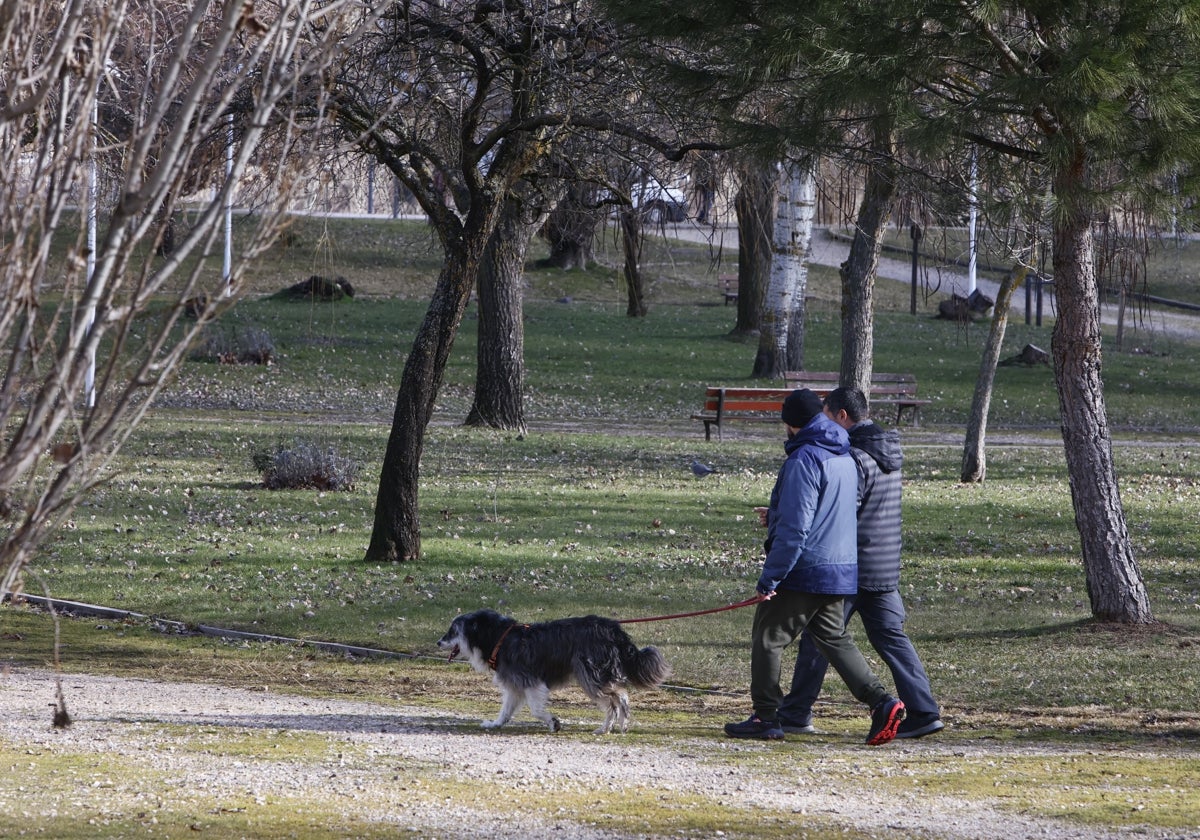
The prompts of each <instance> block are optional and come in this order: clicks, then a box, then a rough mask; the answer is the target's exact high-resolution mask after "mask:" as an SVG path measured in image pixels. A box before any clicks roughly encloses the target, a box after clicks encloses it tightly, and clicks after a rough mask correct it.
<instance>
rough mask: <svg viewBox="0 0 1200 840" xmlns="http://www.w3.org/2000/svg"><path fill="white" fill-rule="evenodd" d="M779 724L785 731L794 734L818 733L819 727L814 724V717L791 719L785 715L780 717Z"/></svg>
mask: <svg viewBox="0 0 1200 840" xmlns="http://www.w3.org/2000/svg"><path fill="white" fill-rule="evenodd" d="M779 726H780V727H781V728H782V729H783V731H784V732H788V733H790V734H792V735H816V734H817V727H815V726H813V724H812V718H802V719H801V720H790V719H788V718H785V717H781V718H779Z"/></svg>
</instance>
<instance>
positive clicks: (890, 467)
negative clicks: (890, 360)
mask: <svg viewBox="0 0 1200 840" xmlns="http://www.w3.org/2000/svg"><path fill="white" fill-rule="evenodd" d="M825 413H826V414H827V415H829V417H831V418H832V419H833V421H834V422H835V423H837V424H838V425H839V426H841V427H842V428H843V429H845V430H846V431H847V432H848V433H849V435H850V455H851V457H852V458H854V461H855V463H856V464H857V466H858V594H857V595H852V596H850V597H848V598H846V605H845V610H846V621H847V622H848V621H849V620H850V616H851V615H853V614H854V613H856V612H857V613H858V615H859V617H860V618H861V619H862V623H863V627H865V628H866V631H867V639H869V640H870V642H871V646H872V647H874V648H875V650H876V651H878V652H879V656H880V657H881V658H882V659H883V661H884V662H886V663H887V666H888V669H889V670H890V671H891V672H892V679H893V680H894V681H895V683H896V693H897V694H898V695H900V699H901V700H902V701H904V709H905V717H904V722H903V723H901V724H900V728H899V729H898V730H897V731H896V737H897V738H922V737H924V736H926V735H932V734H933V733H934V732H938V731H940V730H941V729H942V728H943V727H944V724H943V723H942V719H941V714H940V712H939V709H938V704H937V701H936V700H934V698H933V691H932V689H931V688H930V687H929V677H928V675H927V674H926V673H925V666H924V665H923V664H922V663H921V657H920V656H918V655H917V651H916V648H914V647H913V643H912V640H910V639H909V638H908V634H906V633H905V632H904V618H905V612H904V601H903V600H902V599H901V597H900V544H901V538H900V525H901V518H900V493H901V488H900V485H901V479H900V467H901V465H902V464H903V463H904V456H903V453H902V452H901V450H900V435H899V434H897V432H896V430H895V429H884V428H883V427H882V426H879V425H878V424H876V423H874V422H873V421H872V420H871V419H870V418H869V415H868V405H867V397H866V395H865V394H863V392H862V391H860V390H859V389H858V388H835V389H834V390H833V391H830V393H829V396H828V397H826V398H825ZM826 664H827V663H826V661H825V657H824V656H822V655H821V651H820V650H818V649H817V646H816V645H815V644H814V643H813V640H812V639H811V638H810V636H809V634H808V633H805V634H804V636H803V637H801V639H800V646H799V649H798V650H797V651H796V668H795V671H794V672H793V674H792V687H791V690H790V691H789V692H788V694H787V696H786V697H785V698H784V699H783V703H782V704H781V705H780V707H779V722H780V724H781V725H782V726H783V730H784V732H815V731H816V729H815V728H814V727H813V724H812V709H813V704H814V703H815V702H816V700H817V696H818V695H819V694H820V693H821V683H822V682H823V681H824V679H825V668H826Z"/></svg>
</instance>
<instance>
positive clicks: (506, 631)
mask: <svg viewBox="0 0 1200 840" xmlns="http://www.w3.org/2000/svg"><path fill="white" fill-rule="evenodd" d="M516 626H517V623H516V622H515V621H514V622H513V623H512V624H510V625H508V627H506V628H504V632H503V633H501V634H500V638H499V639H498V640H497V641H496V646H495V647H494V648H492V655H491V656H489V657H488V667H489V668H491V669H492V670H493V671H495V670H496V657H497V656H499V655H500V645H502V644H504V640H505V639H506V638H508V634H509V633H510V632H511V631H512V629H513V628H514V627H516ZM520 626H521V627H526V628H528V627H529V625H528V624H522V625H520Z"/></svg>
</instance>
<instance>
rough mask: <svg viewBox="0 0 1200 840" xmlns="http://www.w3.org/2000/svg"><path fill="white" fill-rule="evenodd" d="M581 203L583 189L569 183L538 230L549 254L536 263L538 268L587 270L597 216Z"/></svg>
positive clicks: (590, 257) (594, 237) (583, 199)
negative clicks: (547, 247)
mask: <svg viewBox="0 0 1200 840" xmlns="http://www.w3.org/2000/svg"><path fill="white" fill-rule="evenodd" d="M585 203H586V196H585V195H584V187H582V186H580V185H577V184H572V185H571V186H570V187H569V188H568V190H567V195H566V197H565V198H564V199H563V200H562V201H560V202H559V203H558V206H557V207H555V208H554V212H552V213H551V214H550V217H549V218H548V219H547V220H546V224H545V226H544V227H543V228H542V235H543V236H545V237H546V241H547V242H549V243H550V255H549V256H548V257H546V258H545V259H544V260H538V266H539V267H541V268H547V267H549V268H561V269H564V270H570V269H576V268H577V269H580V270H584V269H586V268H587V267H588V263H589V262H591V259H592V243H593V242H594V241H595V239H596V226H597V224H598V220H599V215H598V214H597V213H596V211H594V210H587V209H585Z"/></svg>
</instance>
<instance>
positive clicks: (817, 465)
mask: <svg viewBox="0 0 1200 840" xmlns="http://www.w3.org/2000/svg"><path fill="white" fill-rule="evenodd" d="M784 451H785V452H787V458H786V459H785V460H784V462H783V466H782V467H780V469H779V477H778V478H777V479H776V480H775V488H774V489H773V490H772V491H771V504H770V507H769V508H768V512H767V542H766V545H767V558H766V561H765V562H764V563H763V571H762V576H761V577H760V578H759V581H758V590H759V591H760V592H773V591H774V590H775V589H787V590H794V591H797V592H811V593H814V594H820V595H853V594H855V593H856V592H857V591H858V561H857V557H858V539H857V531H858V523H857V518H856V512H857V508H858V468H857V467H856V466H855V463H854V459H853V458H851V457H850V455H849V452H850V438H849V436H848V435H847V434H846V430H845V429H843V428H842V427H841V426H839V425H838V424H837V423H835V422H833V420H831V419H829V418H828V417H826V416H825V415H824V414H818V415H817V416H816V417H814V418H813V419H812V420H810V421H809V422H808V424H807V425H806V426H805V427H804V428H802V429H800V430H799V431H798V432H796V434H795V435H793V436H792V437H790V438H788V440H787V442H786V443H785V444H784Z"/></svg>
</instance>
